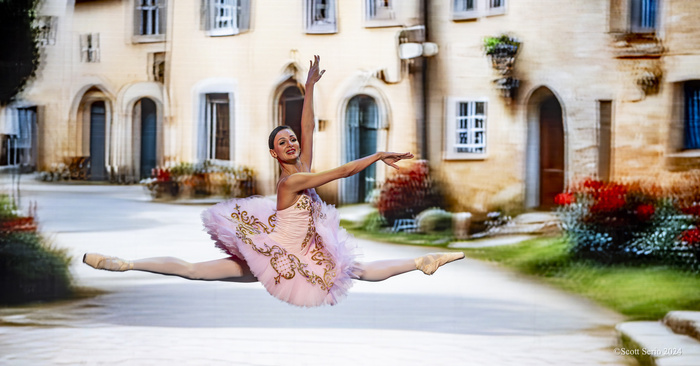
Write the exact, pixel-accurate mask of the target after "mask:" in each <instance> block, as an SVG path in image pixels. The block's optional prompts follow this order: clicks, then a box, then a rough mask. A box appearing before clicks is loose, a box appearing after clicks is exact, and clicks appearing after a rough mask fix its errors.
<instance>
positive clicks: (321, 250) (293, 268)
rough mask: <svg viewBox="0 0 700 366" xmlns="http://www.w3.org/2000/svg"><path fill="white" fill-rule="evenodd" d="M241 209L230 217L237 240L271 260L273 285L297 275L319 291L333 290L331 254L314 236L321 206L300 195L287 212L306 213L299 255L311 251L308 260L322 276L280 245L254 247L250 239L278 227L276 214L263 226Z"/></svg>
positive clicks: (333, 270) (322, 216)
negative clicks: (298, 211) (318, 267)
mask: <svg viewBox="0 0 700 366" xmlns="http://www.w3.org/2000/svg"><path fill="white" fill-rule="evenodd" d="M240 208H241V207H240V206H239V205H236V207H235V211H234V212H233V213H232V214H231V218H233V219H234V220H235V222H237V223H238V227H237V230H236V236H237V237H238V238H239V239H241V241H243V242H244V243H246V244H248V245H250V246H251V247H252V248H253V250H255V251H256V252H257V253H259V254H261V255H264V256H266V257H270V266H272V268H273V269H274V270H275V272H277V277H275V284H278V283H280V281H281V280H282V279H287V280H290V279H292V278H294V276H295V275H296V273H299V275H301V276H302V277H304V278H306V280H307V281H308V282H309V283H311V284H314V285H319V286H320V288H321V289H322V290H324V291H330V290H331V288H332V287H333V279H334V278H335V277H336V272H335V262H334V261H333V258H331V255H330V253H328V250H326V248H325V245H324V244H323V239H322V238H321V236H320V235H319V234H318V233H316V225H315V222H314V220H315V219H314V218H315V217H316V219H318V220H322V219H324V218H325V215H323V214H322V213H321V205H320V203H318V202H313V201H312V200H311V198H310V197H309V196H307V195H302V196H301V197H300V198H299V200H298V201H297V202H296V203H295V204H294V205H293V206H292V207H290V208H288V209H294V210H302V211H307V213H308V216H309V220H308V226H307V229H306V236H305V237H304V240H303V241H302V243H301V249H302V251H303V250H305V249H306V250H310V253H311V255H310V256H309V258H310V259H311V260H312V261H313V262H315V264H316V265H318V266H321V267H322V269H323V275H319V274H316V273H314V272H313V271H312V270H309V269H307V267H308V266H309V265H308V264H307V263H305V262H304V260H303V259H306V258H304V257H302V259H300V258H299V257H297V256H296V255H294V254H290V253H289V252H287V250H286V249H284V248H282V247H280V246H279V245H273V246H271V247H270V246H269V245H268V244H266V243H263V247H260V246H258V245H256V244H255V243H254V242H253V240H252V239H251V238H249V235H258V234H262V233H266V234H270V233H272V231H273V230H274V228H275V226H276V224H277V214H273V215H271V216H270V217H269V218H268V219H267V222H268V225H265V224H264V223H263V222H262V221H260V220H259V219H258V218H256V217H255V216H253V215H249V214H248V212H247V211H241V210H240ZM309 245H311V247H310V248H308V249H307V246H309Z"/></svg>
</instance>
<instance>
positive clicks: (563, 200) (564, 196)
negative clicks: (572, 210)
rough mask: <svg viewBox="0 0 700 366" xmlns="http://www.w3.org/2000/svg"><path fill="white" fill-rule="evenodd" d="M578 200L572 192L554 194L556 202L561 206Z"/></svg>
mask: <svg viewBox="0 0 700 366" xmlns="http://www.w3.org/2000/svg"><path fill="white" fill-rule="evenodd" d="M574 202H576V197H574V195H573V194H571V193H559V194H558V195H556V196H554V203H556V204H557V205H560V206H566V205H570V204H572V203H574Z"/></svg>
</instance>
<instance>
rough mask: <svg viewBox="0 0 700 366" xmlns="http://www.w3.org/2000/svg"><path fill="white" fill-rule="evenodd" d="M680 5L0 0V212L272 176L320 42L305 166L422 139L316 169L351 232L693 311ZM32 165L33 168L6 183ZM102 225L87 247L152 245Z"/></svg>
mask: <svg viewBox="0 0 700 366" xmlns="http://www.w3.org/2000/svg"><path fill="white" fill-rule="evenodd" d="M698 14H700V2H697V1H688V0H591V1H574V0H570V1H555V0H537V1H535V0H531V1H510V0H294V1H282V0H279V1H273V0H180V1H178V2H175V1H168V0H75V1H72V0H43V1H37V0H12V1H2V2H0V30H1V31H2V32H1V33H2V36H1V37H0V39H2V41H1V42H0V172H1V173H2V183H3V185H4V186H3V189H5V190H6V191H7V193H6V194H3V196H2V201H0V203H1V208H2V212H1V213H0V219H1V220H0V224H2V226H1V227H0V232H1V233H2V234H3V236H2V238H3V240H6V241H7V238H11V240H9V241H13V240H14V241H17V240H18V239H17V238H18V237H17V236H13V235H15V233H20V234H22V235H25V234H26V233H36V231H37V220H35V219H34V217H35V216H36V214H37V208H36V206H33V205H32V204H30V202H32V200H34V201H39V212H41V207H42V205H44V207H49V208H51V209H52V210H55V211H51V212H54V213H53V214H50V213H47V214H44V216H43V217H42V220H44V221H43V222H44V225H45V226H44V229H48V230H47V231H49V232H69V231H71V230H73V229H71V228H74V227H73V226H71V225H75V224H76V222H77V221H76V220H78V221H80V220H83V222H84V223H86V224H87V226H90V227H92V226H91V225H96V226H95V227H93V229H94V230H95V232H99V231H104V230H107V229H108V228H109V225H108V224H107V223H105V222H103V221H102V220H101V219H99V215H100V213H99V211H95V210H94V209H91V208H90V207H89V206H90V205H89V203H88V201H87V200H86V201H85V202H83V201H82V200H83V199H84V198H85V197H92V199H96V201H94V202H102V201H101V200H106V201H105V202H110V204H114V202H116V201H114V202H113V201H111V200H112V199H114V198H115V197H117V198H119V197H121V198H124V197H127V196H128V197H130V198H124V199H125V200H126V201H124V202H121V201H119V202H121V203H117V204H116V206H115V207H119V208H118V209H117V211H118V212H122V213H124V215H125V216H124V217H122V219H124V222H122V223H121V224H119V223H115V225H116V227H122V226H123V228H124V230H127V228H128V230H131V229H133V228H134V227H133V225H135V224H134V223H133V222H131V221H129V220H131V218H129V217H127V216H128V215H127V213H128V212H134V211H139V212H150V211H149V210H152V211H153V213H152V215H153V217H156V216H157V215H160V214H162V213H163V212H165V211H168V210H172V212H180V211H178V210H180V209H179V208H172V209H170V208H168V209H164V207H165V206H153V205H151V206H138V208H136V206H134V207H131V206H130V205H131V203H132V202H131V201H134V200H136V201H138V200H140V198H135V197H138V196H139V195H141V196H142V197H143V199H144V200H146V201H149V203H150V200H154V201H157V202H159V203H163V202H165V203H167V204H170V203H172V202H175V201H179V202H187V203H188V204H194V205H197V204H199V205H204V204H209V203H213V202H216V201H219V200H221V199H224V198H228V197H246V196H250V195H252V194H262V195H272V194H274V190H275V186H276V181H277V178H278V177H279V172H278V171H277V169H278V168H277V166H276V163H275V161H274V160H273V159H271V158H270V156H269V152H268V147H267V137H268V134H269V132H270V131H271V130H272V129H273V128H274V127H275V126H278V125H283V124H286V125H290V126H292V128H293V129H295V130H296V131H297V135H300V133H299V130H300V120H301V109H302V103H303V97H304V93H305V90H304V89H305V85H304V83H305V80H306V73H307V72H308V68H309V60H311V59H313V56H314V55H320V57H321V67H322V68H323V69H325V70H326V73H325V74H324V75H323V78H322V80H321V81H320V82H319V83H318V84H317V85H316V87H315V90H316V93H315V95H314V97H315V100H314V103H315V116H316V132H315V135H314V136H315V139H314V152H315V154H314V162H313V166H312V170H314V171H323V170H326V169H330V168H333V167H336V166H339V165H341V164H343V163H345V162H348V161H351V160H354V159H357V158H360V157H363V156H366V155H369V154H372V153H374V152H376V151H401V152H403V151H411V152H413V153H414V154H416V156H417V159H416V161H414V162H404V163H403V165H402V167H403V168H402V169H401V170H400V171H399V172H393V171H392V170H391V169H389V168H387V167H386V166H385V165H383V164H379V165H376V166H373V167H371V168H369V169H366V170H365V171H363V172H361V173H360V174H358V175H356V176H353V177H351V178H349V179H345V180H341V181H336V182H332V183H329V184H327V185H325V186H323V187H320V188H319V189H318V192H319V194H320V195H321V197H322V198H323V199H324V200H326V201H327V202H329V203H334V204H337V205H338V206H339V207H344V208H345V210H344V211H343V213H342V217H343V219H344V220H345V221H343V224H344V225H345V226H346V227H347V228H348V229H349V230H351V231H353V233H354V234H355V235H357V236H360V237H364V238H368V239H370V240H378V241H394V242H396V243H400V244H409V245H428V246H442V247H449V248H452V249H455V250H465V252H467V254H468V255H469V256H472V257H474V258H478V259H483V260H489V261H496V262H499V263H501V264H503V265H506V266H510V267H512V268H515V269H516V270H518V271H520V273H527V274H529V275H535V276H540V277H541V278H542V279H544V280H550V279H551V278H552V277H553V278H554V283H555V284H558V285H561V286H562V287H564V288H566V289H567V290H570V291H573V292H577V293H579V294H584V296H587V297H589V298H592V299H593V300H595V301H597V302H599V303H602V304H603V305H605V306H607V307H608V308H612V309H613V310H614V311H616V312H619V313H621V314H623V315H624V316H627V317H630V318H632V319H652V320H657V319H661V318H663V317H664V315H665V314H666V313H667V312H668V311H671V310H679V309H680V310H698V309H700V298H698V295H697V291H696V289H697V286H698V285H700V279H698V277H697V276H698V273H699V272H700V229H698V223H700V208H699V207H700V193H699V192H700V176H698V171H699V170H698V168H700V27H698V25H697V24H698V22H697V17H698ZM27 181H33V182H37V181H38V182H41V184H39V183H38V182H37V183H29V185H28V186H26V187H25V188H26V190H27V193H25V194H24V197H23V194H22V193H21V192H22V184H25V185H27V183H22V184H20V182H27ZM33 184H34V185H33ZM37 184H38V185H37ZM67 184H68V185H67ZM83 184H85V185H83ZM117 185H118V186H117ZM139 185H143V186H144V187H145V188H146V191H145V192H141V191H140V189H141V188H140V187H139ZM47 187H48V188H47ZM50 187H58V188H56V189H58V191H56V192H59V191H60V192H59V193H55V192H54V193H47V192H51V191H52V190H54V188H50ZM61 187H62V188H61ZM66 187H69V188H66ZM107 187H108V188H107ZM117 188H119V189H117ZM83 194H86V195H85V196H83ZM87 195H90V196H87ZM95 195H98V196H99V195H102V196H99V197H100V198H96V197H98V196H95ZM121 198H119V199H121ZM20 199H23V200H24V201H23V202H22V203H21V202H20ZM80 202H83V203H80ZM122 204H123V205H124V206H122ZM71 207H72V208H71ZM168 207H169V206H168ZM178 207H180V206H178ZM122 209H123V211H119V210H122ZM198 209H199V208H198ZM61 210H63V211H61ZM156 212H158V214H156ZM182 212H183V215H185V216H187V217H190V216H192V217H193V218H194V220H196V214H194V216H193V214H192V212H194V211H192V212H190V211H187V213H185V211H182ZM149 217H150V216H149ZM71 219H72V220H71ZM156 221H157V220H156ZM119 225H122V226H119ZM183 225H184V224H183ZM137 226H138V225H137ZM138 227H141V226H138ZM183 227H184V226H183ZM75 230H80V229H75ZM88 231H89V230H88ZM27 235H29V234H27ZM31 235H34V234H31ZM31 235H30V236H31ZM36 235H39V234H36ZM134 235H136V234H134ZM30 236H26V235H25V236H21V238H22V239H21V240H20V241H25V242H26V243H25V244H26V245H29V246H32V247H37V248H39V247H41V246H42V241H43V239H41V237H40V235H39V236H36V237H30ZM58 238H59V242H60V243H61V244H64V243H66V242H67V240H77V241H75V242H70V243H71V244H70V249H69V250H68V251H65V250H64V251H62V250H61V249H59V248H56V247H53V248H50V251H53V252H52V253H53V254H51V255H50V256H49V257H51V258H53V259H50V260H49V259H47V260H48V261H50V262H51V263H53V264H50V265H48V264H47V265H46V266H48V267H52V268H53V266H55V267H56V268H58V267H61V266H63V267H65V266H66V265H67V264H68V263H70V254H71V252H75V253H78V252H80V250H83V249H85V250H89V249H92V247H90V246H89V245H88V241H87V237H86V238H84V239H80V240H78V239H76V237H70V236H67V237H66V236H61V235H59V237H58ZM81 240H84V241H81ZM9 241H8V242H9ZM188 243H189V242H188ZM518 243H519V244H518ZM523 243H524V244H523ZM184 244H185V243H184V242H183V245H184ZM511 244H516V245H515V246H513V245H511ZM120 245H121V244H119V243H114V244H113V245H112V246H110V245H108V243H105V244H104V245H103V247H104V249H105V250H110V249H111V248H123V249H124V250H125V251H126V252H127V253H128V254H129V255H141V254H149V255H151V251H154V253H156V250H155V249H153V248H151V249H143V247H140V248H139V247H137V246H136V245H134V246H133V247H130V246H128V245H127V246H122V247H120ZM366 245H369V244H366ZM370 248H372V247H371V246H370ZM13 250H15V249H13ZM16 250H18V251H19V249H16ZM42 250H43V249H42ZM373 250H374V249H370V250H369V252H370V253H384V252H383V251H382V250H378V251H375V252H373ZM402 250H403V249H402ZM410 250H413V249H410ZM410 250H409V251H410ZM392 251H395V250H388V251H387V253H389V254H387V256H388V257H391V256H392V255H391V253H392ZM10 252H12V253H14V252H13V251H11V250H8V253H10ZM75 253H73V254H75ZM190 254H192V253H190ZM13 255H14V254H13ZM381 255H383V254H381ZM381 255H380V256H381ZM194 256H195V257H196V255H194ZM8 258H9V257H8ZM13 258H14V257H13ZM46 258H48V257H46ZM10 262H11V260H9V259H8V260H7V263H10ZM13 263H15V262H13ZM15 264H16V263H15ZM619 265H622V267H616V266H619ZM28 266H30V267H32V265H31V264H30V265H28ZM600 266H602V267H600ZM628 266H632V268H633V271H634V270H640V271H642V272H626V271H628V270H630V268H629V267H628ZM20 267H21V266H20ZM35 267H36V266H35ZM6 268H9V265H8V267H6ZM611 268H612V272H610V271H608V270H609V269H611ZM650 268H651V272H649V271H650ZM25 269H26V268H25ZM665 270H670V271H671V272H669V273H667V272H663V274H661V275H660V274H659V273H660V272H658V271H665ZM57 271H58V272H57V273H64V272H65V269H63V270H58V269H57ZM606 271H607V272H606ZM25 274H26V273H25ZM4 275H5V276H6V277H5V278H7V279H9V278H18V276H19V275H18V274H17V273H15V272H12V273H10V272H7V273H5V274H4ZM48 276H49V277H48V278H57V277H56V275H53V274H49V275H48ZM611 276H614V277H611ZM619 276H622V278H621V277H619ZM30 277H31V276H30ZM58 277H61V278H63V279H62V280H61V281H62V282H61V283H57V282H56V281H53V280H50V281H48V283H49V285H46V284H45V283H44V284H42V285H41V286H39V285H37V286H39V287H36V288H34V287H32V286H28V285H22V284H18V283H16V282H15V281H8V280H6V281H5V282H3V283H4V286H10V287H12V286H15V288H14V290H13V291H15V292H16V293H21V294H24V295H22V296H26V297H22V296H19V295H18V296H19V297H16V298H9V297H8V298H6V299H5V301H3V303H18V302H23V301H27V299H28V300H34V299H46V298H62V297H65V296H66V295H65V294H66V293H68V292H70V291H71V290H70V284H69V283H70V281H71V279H70V278H69V277H70V276H68V275H67V274H65V273H64V274H61V275H60V276H58ZM64 277H65V278H64ZM78 277H80V276H78ZM88 277H89V275H88ZM662 277H663V279H662ZM634 279H643V282H635V283H634V284H632V283H631V282H629V281H634ZM684 281H685V282H684ZM688 281H689V282H688ZM44 282H46V281H44ZM88 283H90V281H88ZM621 283H624V284H626V285H625V286H622V287H621V286H620V284H621ZM92 284H96V283H92ZM562 284H563V285H562ZM650 284H653V285H650ZM102 285H104V284H102ZM42 286H48V287H42ZM98 286H99V285H98ZM496 287H498V286H496ZM669 287H673V288H676V289H677V291H676V292H675V293H673V294H670V293H661V292H659V291H656V289H661V288H669ZM621 288H625V289H627V290H629V291H622V293H621V294H620V289H621ZM650 288H653V289H654V290H655V291H653V293H654V295H650V294H649V293H648V292H649V289H650ZM472 290H473V289H469V291H472ZM8 291H9V290H8ZM178 291H179V290H174V292H175V293H178ZM469 291H462V292H459V291H457V292H455V294H452V295H450V296H453V295H454V296H457V297H458V298H461V297H464V296H467V297H468V296H470V295H469ZM448 292H449V291H448ZM7 293H9V292H7ZM617 295H619V296H620V297H615V296H617ZM641 298H644V299H645V301H646V302H645V303H644V304H642V305H640V304H639V303H638V301H639V299H641ZM15 300H16V301H15ZM268 300H269V299H268ZM562 301H563V300H562ZM554 303H556V301H555V302H554ZM563 303H564V301H563V302H562V304H563ZM516 307H517V306H516ZM521 307H522V306H521ZM406 309H409V307H406V308H404V311H408V310H406ZM408 312H409V313H410V311H408ZM416 314H421V315H422V316H426V317H428V316H429V315H428V312H426V313H421V312H419V313H416ZM422 319H423V318H422ZM606 319H607V318H606ZM615 319H617V320H619V319H618V318H615ZM4 321H6V322H7V320H6V319H5V320H4ZM567 321H568V320H564V321H563V322H564V323H566V322H567ZM606 321H607V320H606ZM614 322H615V320H611V321H609V322H608V323H614ZM606 324H607V323H606ZM489 325H491V326H492V325H493V324H492V323H489V324H488V325H487V326H486V327H487V328H488V326H489ZM533 326H534V325H533ZM380 327H381V326H380ZM465 327H466V325H465ZM499 327H500V325H499ZM583 328H586V327H585V326H584V327H583ZM480 329H481V328H480ZM577 329H578V328H577ZM586 329H587V328H586ZM465 332H467V331H465ZM458 333H459V332H458ZM669 346H670V345H669ZM515 348H517V347H515ZM615 360H616V361H620V359H619V358H616V359H615ZM596 362H597V361H596ZM625 362H626V361H625ZM487 363H488V362H487Z"/></svg>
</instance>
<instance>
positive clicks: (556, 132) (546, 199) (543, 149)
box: [540, 97, 564, 209]
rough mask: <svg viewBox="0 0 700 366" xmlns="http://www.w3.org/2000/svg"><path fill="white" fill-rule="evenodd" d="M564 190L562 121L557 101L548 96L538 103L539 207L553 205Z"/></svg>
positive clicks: (544, 207)
mask: <svg viewBox="0 0 700 366" xmlns="http://www.w3.org/2000/svg"><path fill="white" fill-rule="evenodd" d="M563 190H564V123H563V120H562V110H561V106H560V105H559V101H557V99H556V98H554V97H550V98H547V99H545V100H544V101H543V102H542V104H540V208H543V209H548V208H551V207H553V206H554V196H556V195H557V194H559V193H561V192H562V191H563Z"/></svg>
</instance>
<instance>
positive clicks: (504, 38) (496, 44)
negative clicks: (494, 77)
mask: <svg viewBox="0 0 700 366" xmlns="http://www.w3.org/2000/svg"><path fill="white" fill-rule="evenodd" d="M519 49H520V41H519V40H518V39H516V38H513V37H511V36H508V35H505V34H504V35H501V36H499V37H486V38H484V51H485V52H486V55H487V56H489V57H490V58H491V65H492V66H493V68H494V69H496V70H497V71H499V72H500V73H501V74H506V73H508V72H509V71H510V70H511V69H512V67H513V63H514V62H515V57H516V56H517V54H518V50H519Z"/></svg>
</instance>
